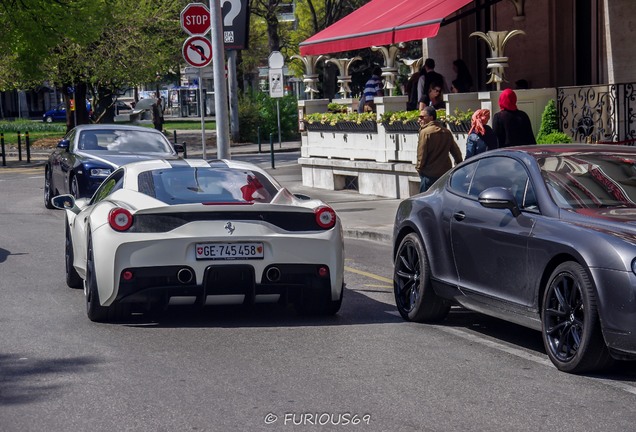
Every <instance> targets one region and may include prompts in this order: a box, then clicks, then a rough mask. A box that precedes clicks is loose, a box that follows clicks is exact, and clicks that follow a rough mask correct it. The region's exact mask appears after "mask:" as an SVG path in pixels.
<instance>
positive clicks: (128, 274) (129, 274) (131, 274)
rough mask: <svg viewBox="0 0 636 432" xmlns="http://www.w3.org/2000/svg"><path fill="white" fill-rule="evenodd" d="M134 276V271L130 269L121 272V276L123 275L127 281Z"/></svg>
mask: <svg viewBox="0 0 636 432" xmlns="http://www.w3.org/2000/svg"><path fill="white" fill-rule="evenodd" d="M133 276H134V275H133V272H131V271H130V270H124V271H123V272H122V273H121V277H122V279H124V280H125V281H129V280H131V279H132V278H133Z"/></svg>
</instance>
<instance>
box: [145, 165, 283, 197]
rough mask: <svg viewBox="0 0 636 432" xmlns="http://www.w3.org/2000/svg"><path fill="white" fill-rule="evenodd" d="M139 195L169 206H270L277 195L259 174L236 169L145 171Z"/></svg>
mask: <svg viewBox="0 0 636 432" xmlns="http://www.w3.org/2000/svg"><path fill="white" fill-rule="evenodd" d="M138 183H139V185H138V186H139V191H140V192H141V193H144V194H146V195H149V196H151V197H153V198H157V199H158V200H160V201H163V202H164V203H166V204H191V203H239V202H246V203H252V202H264V203H268V202H270V201H271V200H272V198H273V197H274V196H275V195H276V193H277V192H278V190H277V188H276V186H274V185H273V184H272V183H271V182H270V181H269V180H268V179H267V177H265V176H263V175H262V174H260V173H258V172H253V171H250V170H240V169H233V168H208V167H206V168H192V167H176V168H168V169H161V170H154V171H146V172H143V173H141V174H140V175H139V177H138Z"/></svg>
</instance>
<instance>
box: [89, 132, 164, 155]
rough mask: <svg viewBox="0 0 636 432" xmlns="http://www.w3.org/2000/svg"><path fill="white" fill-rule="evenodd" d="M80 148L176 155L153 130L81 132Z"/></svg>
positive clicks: (99, 150)
mask: <svg viewBox="0 0 636 432" xmlns="http://www.w3.org/2000/svg"><path fill="white" fill-rule="evenodd" d="M78 148H79V150H82V151H88V152H92V151H97V152H109V153H142V154H161V155H165V154H167V153H169V154H174V151H173V149H172V145H171V144H170V142H169V141H168V140H167V139H166V137H165V136H164V135H163V134H161V133H155V132H154V131H153V130H151V129H149V130H148V131H139V130H127V129H90V130H84V131H82V132H81V135H80V137H79V139H78Z"/></svg>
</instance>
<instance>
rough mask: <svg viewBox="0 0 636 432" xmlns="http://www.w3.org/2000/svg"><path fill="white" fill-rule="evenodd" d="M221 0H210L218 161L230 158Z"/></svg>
mask: <svg viewBox="0 0 636 432" xmlns="http://www.w3.org/2000/svg"><path fill="white" fill-rule="evenodd" d="M221 20H222V14H221V0H216V1H215V0H210V23H211V24H212V61H213V62H214V106H215V108H216V114H215V116H216V150H217V157H218V158H219V159H229V158H230V145H229V138H230V133H229V124H228V123H229V119H228V108H227V83H226V80H225V51H224V47H223V23H222V21H221Z"/></svg>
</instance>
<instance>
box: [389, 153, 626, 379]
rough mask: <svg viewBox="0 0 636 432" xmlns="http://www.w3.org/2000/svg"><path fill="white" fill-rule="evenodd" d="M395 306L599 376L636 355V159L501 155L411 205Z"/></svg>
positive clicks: (400, 232) (403, 227)
mask: <svg viewBox="0 0 636 432" xmlns="http://www.w3.org/2000/svg"><path fill="white" fill-rule="evenodd" d="M394 260H395V270H394V294H395V300H396V304H397V307H398V310H399V312H400V314H401V315H402V317H403V318H404V319H406V320H408V321H416V322H437V321H441V320H443V319H444V318H445V317H446V316H447V314H448V313H449V310H450V307H451V305H454V304H458V305H461V306H463V307H465V308H467V309H470V310H473V311H477V312H482V313H485V314H488V315H492V316H494V317H498V318H501V319H504V320H508V321H511V322H514V323H517V324H521V325H524V326H527V327H530V328H533V329H536V330H539V331H541V334H542V337H543V342H544V345H545V349H546V351H547V353H548V356H549V358H550V360H551V361H552V362H553V363H554V365H555V366H556V367H557V368H558V369H560V370H562V371H566V372H573V373H579V372H585V371H593V370H599V369H602V368H603V367H605V366H606V365H608V364H609V363H610V362H611V359H612V358H617V359H625V358H633V356H634V354H636V149H635V148H633V147H625V146H613V145H589V144H588V145H585V144H584V145H540V146H528V147H511V148H506V149H500V150H495V151H490V152H486V153H483V154H481V155H479V156H478V157H474V158H471V159H469V160H467V161H465V162H464V163H462V164H460V165H458V166H457V167H455V168H454V169H452V170H451V171H450V172H448V173H447V174H446V175H445V176H443V177H442V178H441V179H440V180H439V181H438V182H436V183H435V185H434V186H433V187H432V188H431V189H430V190H429V191H427V192H425V193H424V194H420V195H416V196H414V197H411V198H409V199H406V200H404V201H403V202H402V203H401V204H400V206H399V208H398V210H397V214H396V219H395V227H394Z"/></svg>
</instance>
